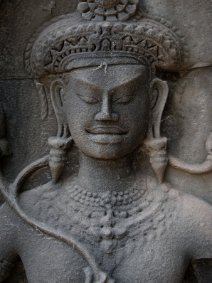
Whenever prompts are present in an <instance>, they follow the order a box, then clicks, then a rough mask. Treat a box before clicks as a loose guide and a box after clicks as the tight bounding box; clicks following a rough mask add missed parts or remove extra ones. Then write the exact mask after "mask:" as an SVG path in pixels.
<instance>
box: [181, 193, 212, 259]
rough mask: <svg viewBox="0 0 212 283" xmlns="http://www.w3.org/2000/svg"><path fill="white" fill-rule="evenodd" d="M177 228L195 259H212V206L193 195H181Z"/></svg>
mask: <svg viewBox="0 0 212 283" xmlns="http://www.w3.org/2000/svg"><path fill="white" fill-rule="evenodd" d="M177 207H178V221H177V223H178V224H177V226H178V229H179V230H180V233H181V235H182V237H183V239H184V240H185V243H186V247H187V249H188V251H189V252H190V254H191V255H192V256H193V257H194V258H208V257H209V258H211V257H212V206H211V205H210V204H209V203H207V202H206V201H204V200H201V199H199V198H197V197H195V196H193V195H189V194H184V193H181V192H180V193H179V196H178V198H177Z"/></svg>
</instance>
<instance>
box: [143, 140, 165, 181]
mask: <svg viewBox="0 0 212 283" xmlns="http://www.w3.org/2000/svg"><path fill="white" fill-rule="evenodd" d="M145 146H146V148H147V150H148V152H149V156H150V164H151V166H152V169H153V171H154V173H155V175H156V177H157V179H158V182H159V183H160V184H162V183H163V180H164V175H165V171H166V167H167V165H168V155H167V138H165V137H164V138H153V139H150V140H146V142H145Z"/></svg>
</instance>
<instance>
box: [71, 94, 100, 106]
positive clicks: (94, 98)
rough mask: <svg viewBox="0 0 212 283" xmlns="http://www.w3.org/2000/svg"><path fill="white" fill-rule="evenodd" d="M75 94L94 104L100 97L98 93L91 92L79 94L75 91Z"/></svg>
mask: <svg viewBox="0 0 212 283" xmlns="http://www.w3.org/2000/svg"><path fill="white" fill-rule="evenodd" d="M77 95H78V96H79V98H80V99H81V100H82V101H84V102H86V103H88V104H96V103H99V102H100V98H99V96H98V95H93V94H91V95H88V94H80V93H77Z"/></svg>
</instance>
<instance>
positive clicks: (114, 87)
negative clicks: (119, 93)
mask: <svg viewBox="0 0 212 283" xmlns="http://www.w3.org/2000/svg"><path fill="white" fill-rule="evenodd" d="M141 75H142V74H139V75H137V76H135V77H133V78H131V79H127V80H124V81H123V82H121V84H118V85H115V86H113V87H112V88H111V89H109V91H112V90H114V89H118V88H121V87H123V86H127V85H128V84H130V83H132V82H134V81H137V80H138V79H139V78H140V77H141Z"/></svg>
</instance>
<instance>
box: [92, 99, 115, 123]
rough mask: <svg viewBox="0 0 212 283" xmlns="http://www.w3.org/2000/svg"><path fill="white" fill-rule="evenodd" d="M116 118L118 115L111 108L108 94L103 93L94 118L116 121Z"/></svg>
mask: <svg viewBox="0 0 212 283" xmlns="http://www.w3.org/2000/svg"><path fill="white" fill-rule="evenodd" d="M118 119H119V115H118V114H117V113H115V112H113V110H112V99H111V97H110V96H109V95H108V94H106V95H103V100H102V105H101V110H100V112H98V113H97V114H96V115H95V120H96V121H113V122H116V121H118Z"/></svg>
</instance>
